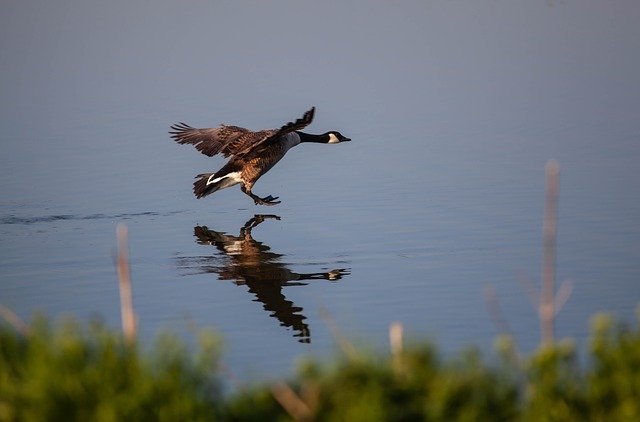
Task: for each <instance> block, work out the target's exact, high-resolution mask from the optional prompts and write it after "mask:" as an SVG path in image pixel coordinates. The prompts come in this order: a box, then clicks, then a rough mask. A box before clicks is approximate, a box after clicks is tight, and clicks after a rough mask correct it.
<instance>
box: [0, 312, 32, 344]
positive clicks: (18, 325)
mask: <svg viewBox="0 0 640 422" xmlns="http://www.w3.org/2000/svg"><path fill="white" fill-rule="evenodd" d="M0 317H2V319H4V320H5V321H7V322H8V323H9V324H10V325H11V326H12V327H13V328H15V330H16V331H18V332H19V333H20V334H22V335H23V336H25V337H27V336H28V335H29V334H31V327H29V325H27V323H26V322H24V321H23V320H22V319H20V317H19V316H18V314H16V313H15V312H13V311H12V310H11V309H9V308H7V307H6V306H4V305H1V304H0Z"/></svg>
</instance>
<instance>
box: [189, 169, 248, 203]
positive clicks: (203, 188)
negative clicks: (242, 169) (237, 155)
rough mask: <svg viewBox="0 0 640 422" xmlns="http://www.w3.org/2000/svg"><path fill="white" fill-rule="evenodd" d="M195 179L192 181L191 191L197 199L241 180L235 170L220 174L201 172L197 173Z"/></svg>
mask: <svg viewBox="0 0 640 422" xmlns="http://www.w3.org/2000/svg"><path fill="white" fill-rule="evenodd" d="M219 173H220V172H219ZM196 179H197V180H196V181H195V182H194V183H193V193H194V194H195V196H196V198H198V199H200V198H203V197H205V196H207V195H210V194H212V193H213V192H215V191H217V190H220V189H224V188H228V187H229V186H233V185H236V184H238V183H240V182H241V180H240V179H239V173H236V172H234V173H227V174H222V175H220V176H218V173H202V174H199V175H197V176H196Z"/></svg>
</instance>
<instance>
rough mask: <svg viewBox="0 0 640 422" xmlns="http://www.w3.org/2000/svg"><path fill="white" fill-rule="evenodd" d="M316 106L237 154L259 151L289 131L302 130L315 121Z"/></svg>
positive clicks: (239, 155)
mask: <svg viewBox="0 0 640 422" xmlns="http://www.w3.org/2000/svg"><path fill="white" fill-rule="evenodd" d="M315 111H316V108H315V107H311V108H310V109H309V110H307V111H306V112H305V113H304V114H303V115H302V117H301V118H299V119H297V120H296V121H295V122H289V123H287V124H286V125H284V126H282V127H281V128H280V129H278V130H274V131H271V133H270V134H268V135H267V136H265V137H264V138H262V139H260V140H258V141H256V142H255V143H253V144H251V145H247V147H246V148H244V149H243V150H240V151H238V152H237V153H236V154H234V155H236V156H238V157H241V156H243V155H246V154H248V153H250V152H252V151H257V150H259V149H262V148H264V147H266V146H269V145H271V144H273V143H274V142H277V141H278V139H280V137H281V136H284V135H286V134H287V133H291V132H294V131H296V130H302V129H304V128H305V127H307V126H309V125H310V124H311V122H312V121H313V116H314V114H315Z"/></svg>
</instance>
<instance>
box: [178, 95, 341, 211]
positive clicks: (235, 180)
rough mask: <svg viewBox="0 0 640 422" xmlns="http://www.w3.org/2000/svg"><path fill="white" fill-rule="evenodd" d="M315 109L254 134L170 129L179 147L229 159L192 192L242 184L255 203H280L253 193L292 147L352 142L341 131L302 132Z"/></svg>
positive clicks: (185, 127) (199, 179)
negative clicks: (273, 127) (181, 145)
mask: <svg viewBox="0 0 640 422" xmlns="http://www.w3.org/2000/svg"><path fill="white" fill-rule="evenodd" d="M314 114H315V108H313V107H312V108H311V109H310V110H309V111H307V112H306V113H304V115H303V116H302V117H301V118H299V119H297V120H296V121H295V122H289V123H287V124H285V125H284V126H282V127H280V128H279V129H268V130H260V131H251V130H248V129H245V128H242V127H238V126H228V125H221V126H219V127H215V128H207V129H196V128H192V127H191V126H189V125H187V124H184V123H179V124H176V125H173V126H171V129H172V131H171V132H169V133H170V134H171V138H173V139H174V140H175V141H176V142H178V143H180V144H191V145H194V146H195V147H196V149H197V150H198V151H200V152H201V153H203V154H205V155H207V156H209V157H212V156H214V155H217V154H222V155H224V156H225V157H231V158H230V160H229V161H228V162H227V163H226V164H225V165H224V166H223V167H222V168H221V169H220V170H218V171H217V172H215V173H202V174H199V175H197V176H196V181H195V182H194V184H193V193H194V194H195V195H196V197H197V198H202V197H204V196H207V195H209V194H211V193H213V192H215V191H217V190H220V189H224V188H228V187H230V186H234V185H237V184H241V185H242V186H241V188H240V189H241V190H242V192H244V193H245V194H247V195H248V196H250V197H251V199H253V200H254V202H255V203H256V204H262V205H275V204H279V203H280V201H277V199H278V198H277V197H273V196H271V195H269V196H266V197H264V198H260V197H259V196H257V195H255V194H253V192H252V191H251V189H252V188H253V185H254V184H255V183H256V181H257V180H258V179H259V178H260V177H261V176H262V175H263V174H265V173H266V172H268V171H269V170H270V169H271V168H272V167H273V166H274V165H276V163H277V162H278V161H280V160H281V159H282V157H284V155H285V154H286V153H287V151H289V150H290V149H291V148H293V147H295V146H296V145H298V144H300V143H303V142H315V143H325V144H336V143H340V142H345V141H350V139H349V138H346V137H344V136H342V135H341V134H340V132H336V131H330V132H326V133H323V134H321V135H313V134H309V133H305V132H302V131H301V130H302V129H304V128H305V127H306V126H308V125H309V124H310V123H311V122H312V121H313V116H314Z"/></svg>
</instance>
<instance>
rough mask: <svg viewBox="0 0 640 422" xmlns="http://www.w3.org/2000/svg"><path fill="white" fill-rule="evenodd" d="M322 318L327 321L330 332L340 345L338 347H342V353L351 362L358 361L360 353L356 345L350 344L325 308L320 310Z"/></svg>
mask: <svg viewBox="0 0 640 422" xmlns="http://www.w3.org/2000/svg"><path fill="white" fill-rule="evenodd" d="M320 316H321V317H322V318H323V319H324V320H325V323H326V324H327V327H329V331H331V334H332V335H333V338H334V339H335V340H336V342H337V343H338V346H339V347H340V349H341V350H342V352H343V353H344V354H345V355H347V357H348V358H349V359H351V360H356V359H358V357H359V355H358V351H357V350H356V348H355V347H354V345H353V344H352V343H351V342H349V340H347V338H346V337H345V336H344V334H342V332H341V331H340V329H339V328H338V325H337V324H336V322H335V321H334V319H333V317H332V316H331V314H330V313H329V311H327V310H326V309H325V308H320Z"/></svg>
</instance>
